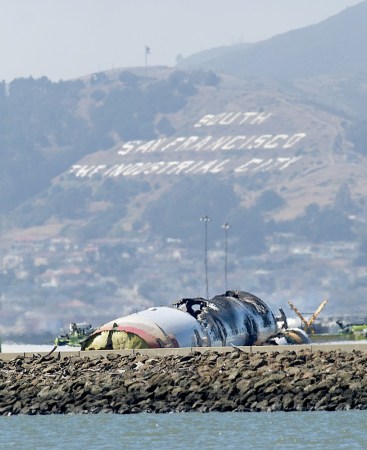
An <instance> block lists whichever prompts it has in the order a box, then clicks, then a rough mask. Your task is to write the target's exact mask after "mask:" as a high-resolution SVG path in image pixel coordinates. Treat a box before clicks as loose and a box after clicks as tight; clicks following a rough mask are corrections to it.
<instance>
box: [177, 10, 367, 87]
mask: <svg viewBox="0 0 367 450" xmlns="http://www.w3.org/2000/svg"><path fill="white" fill-rule="evenodd" d="M366 21H367V2H366V1H364V2H362V3H360V4H358V5H356V6H353V7H350V8H348V9H346V10H345V11H343V12H342V13H339V14H337V15H335V16H333V17H330V18H329V19H327V20H325V21H323V22H321V23H319V24H316V25H313V26H308V27H306V28H302V29H298V30H293V31H290V32H287V33H284V34H281V35H278V36H275V37H273V38H272V39H268V40H265V41H262V42H258V43H256V44H253V45H251V46H248V47H246V46H244V47H238V48H236V47H233V48H231V47H228V48H227V52H223V53H222V54H220V55H218V56H213V57H212V58H210V59H209V60H208V59H203V60H201V59H199V61H198V63H197V64H195V58H194V57H193V56H191V57H190V58H188V59H187V61H185V59H184V60H183V61H181V62H180V64H179V67H180V68H183V69H184V68H187V67H190V68H191V69H192V68H197V67H201V68H204V69H206V70H208V69H211V70H215V71H219V72H224V73H228V74H231V75H236V76H239V77H243V78H248V77H257V78H259V77H261V78H263V77H266V78H278V79H284V80H292V79H293V80H294V79H296V78H306V77H310V76H319V75H342V74H344V75H345V74H358V73H366V72H367V60H366V58H365V49H364V43H365V42H366V40H367V29H366V27H365V24H366ZM197 59H198V58H197Z"/></svg>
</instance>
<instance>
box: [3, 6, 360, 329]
mask: <svg viewBox="0 0 367 450" xmlns="http://www.w3.org/2000/svg"><path fill="white" fill-rule="evenodd" d="M356 8H357V9H356ZM358 8H359V9H358ZM365 9H366V2H364V3H362V4H361V5H358V7H354V8H350V9H348V10H346V11H345V12H343V13H341V14H340V15H338V16H335V17H333V18H330V19H329V20H327V21H325V22H323V23H321V24H319V25H315V26H314V27H309V28H307V29H304V30H297V31H294V32H292V33H295V34H292V33H288V34H285V35H282V36H279V37H277V38H273V39H271V40H269V41H266V42H262V43H258V44H253V45H251V46H249V47H248V46H241V48H239V47H238V51H240V52H244V53H243V54H244V55H245V54H246V55H247V56H246V58H247V57H249V56H248V55H250V54H251V55H255V53H256V52H258V53H256V54H257V55H258V56H256V58H255V56H251V57H254V58H255V59H254V60H253V61H254V62H255V61H260V60H262V59H267V58H270V59H267V61H268V63H267V66H269V67H270V66H272V64H271V62H272V60H271V58H272V55H273V54H274V52H278V53H277V54H278V55H279V58H280V55H282V54H284V55H285V54H287V55H288V56H287V58H288V57H289V58H291V59H290V61H292V62H294V64H291V66H293V67H297V70H299V71H300V72H299V73H298V72H297V73H296V72H295V71H294V72H292V73H293V74H292V76H291V77H288V75H284V77H283V75H282V76H278V75H277V74H276V73H272V74H271V73H270V72H269V73H268V74H266V76H267V77H268V78H266V77H256V76H255V75H254V73H255V72H254V73H253V74H248V75H249V76H247V75H246V76H244V74H243V73H242V74H241V76H236V71H237V69H236V67H235V65H234V64H230V63H229V62H226V63H225V68H226V69H225V70H223V71H221V72H219V71H214V70H212V69H211V68H214V67H215V66H214V65H212V62H213V61H214V59H215V58H218V61H219V60H220V61H224V59H222V58H230V57H231V55H232V53H231V52H229V53H228V52H226V51H224V52H222V50H214V51H213V52H207V53H206V54H204V55H201V57H200V58H199V60H200V59H201V60H202V61H203V60H205V67H206V68H205V69H199V68H191V69H185V70H177V68H168V67H149V68H131V69H128V70H127V69H119V70H113V71H110V72H101V73H98V74H92V75H91V76H88V77H83V78H80V79H78V80H73V81H60V82H58V83H52V82H51V81H50V80H48V79H47V78H46V77H44V78H41V79H33V78H29V79H18V80H14V81H13V82H11V83H10V84H9V85H6V84H5V83H2V85H1V90H0V94H1V95H0V108H1V110H2V111H3V113H4V117H5V118H6V120H4V122H3V124H2V128H0V148H1V153H0V159H1V161H0V162H1V165H0V172H1V175H2V176H1V177H0V187H1V190H2V193H3V194H2V197H1V199H0V212H1V222H0V224H1V239H0V258H1V259H0V261H1V273H0V292H2V310H1V321H0V326H1V329H0V332H2V333H3V334H5V335H22V334H23V333H25V332H26V330H28V329H30V330H33V331H32V332H38V333H40V332H44V333H47V332H50V331H52V332H53V333H55V332H56V331H57V330H58V327H60V326H62V325H64V324H66V323H67V322H72V321H84V320H87V321H88V322H93V323H94V324H99V323H103V322H106V321H107V320H111V318H112V317H114V316H115V315H116V317H117V316H120V315H121V314H123V313H128V312H132V311H134V310H136V309H139V308H141V307H147V306H149V305H154V304H155V305H157V304H168V303H170V302H172V301H173V300H176V299H178V298H180V297H186V296H196V295H204V282H203V281H204V261H203V258H204V237H205V236H204V227H203V223H202V222H200V218H201V217H202V216H204V215H209V216H210V218H211V222H210V223H209V224H208V243H209V248H208V255H207V256H208V263H209V279H210V292H211V294H217V293H221V292H224V291H225V289H226V287H227V286H225V283H224V259H225V253H224V252H225V250H224V249H225V242H224V239H225V235H224V233H223V228H221V227H222V225H223V224H224V223H225V222H228V223H229V224H230V229H229V231H228V255H227V256H228V261H229V264H228V268H227V269H228V284H229V286H228V287H229V288H231V289H243V290H247V291H249V292H253V293H254V294H256V295H258V296H260V297H262V298H264V299H265V300H268V301H269V302H270V303H271V304H272V306H273V307H274V308H275V309H276V307H278V306H282V307H284V308H286V305H287V304H286V300H288V299H290V298H292V299H293V300H294V301H295V303H296V304H297V305H298V306H299V307H300V308H301V309H303V310H308V311H312V310H314V309H315V308H316V307H317V306H318V304H319V303H320V302H321V300H322V299H323V298H328V299H329V306H328V308H329V313H330V314H331V313H333V314H338V315H345V314H349V315H350V314H351V312H353V313H356V314H365V313H366V311H365V305H364V304H363V303H362V302H361V301H360V299H361V298H363V296H364V295H365V293H366V292H365V291H366V287H367V273H366V271H365V263H366V261H367V238H366V233H365V228H366V226H365V225H366V220H367V215H366V200H365V193H366V183H367V181H366V177H365V169H364V167H365V165H366V163H367V161H366V158H367V147H366V142H367V136H366V132H365V130H366V126H365V125H366V112H367V111H366V105H367V101H366V100H367V85H366V82H365V77H364V75H363V73H360V70H361V71H362V65H363V64H364V62H361V61H359V59H360V57H359V53H358V52H359V50H358V49H356V52H350V53H349V54H348V55H349V56H348V58H349V60H348V64H347V65H345V63H344V65H343V61H344V59H343V58H344V56H343V53H340V52H339V50H338V49H340V46H339V44H338V42H337V41H335V39H334V40H333V39H332V38H331V36H334V37H335V36H336V34H339V35H340V36H342V35H343V33H344V32H345V30H346V27H347V24H348V23H349V22H348V20H349V21H351V20H352V21H353V23H354V24H355V26H354V27H353V33H352V36H351V37H350V43H349V44H350V45H352V44H351V43H352V42H353V43H354V44H353V45H354V46H356V47H357V45H356V39H357V38H356V36H358V35H360V36H362V37H363V36H364V35H363V33H364V25H363V27H362V26H361V22H360V21H357V20H356V21H355V22H354V20H355V19H353V17H354V16H353V15H354V14H357V15H358V17H360V16H363V14H364V11H365ZM323 27H325V28H323ZM322 30H323V31H322ZM298 33H300V34H298ZM317 33H324V34H325V35H328V36H329V37H328V39H325V40H324V43H325V45H326V43H328V45H330V46H331V45H332V42H334V44H335V45H334V47H333V52H334V53H331V54H332V55H334V56H333V69H332V67H331V66H332V65H328V67H329V68H330V71H329V72H327V73H326V72H325V71H324V69H322V65H321V64H320V58H321V59H322V57H320V58H319V56H317V55H316V53H315V52H314V50H312V52H311V53H312V58H311V56H310V58H311V59H309V60H307V61H308V63H307V64H303V66H302V65H299V64H298V63H297V58H298V55H301V54H303V55H304V57H305V55H306V53H307V52H308V51H309V50H307V49H308V47H309V46H312V45H315V42H316V40H315V39H314V37H315V35H317ZM333 33H334V34H333ZM301 35H302V36H303V37H302V38H301V37H300V38H299V39H298V38H297V36H301ZM363 39H364V38H363ZM274 40H275V41H274ZM342 41H343V45H344V44H345V45H346V43H345V42H344V41H345V39H344V38H343V39H342ZM274 42H276V45H278V46H279V48H278V47H271V46H272V45H274ZM290 42H293V46H294V48H295V49H297V51H294V53H293V54H289V53H287V51H288V50H287V49H289V46H290V45H291V44H290ZM312 42H313V44H312ZM348 42H349V41H348ZM311 44H312V45H311ZM349 44H348V45H349ZM266 46H268V47H266ZM359 47H360V46H359ZM256 48H257V49H258V50H256ZM265 48H268V49H270V50H269V52H268V53H266V52H265V50H264V49H265ZM271 48H272V50H271ZM325 48H326V47H325ZM325 51H327V52H329V51H330V52H331V49H329V50H325ZM249 52H251V53H249ZM252 52H255V53H252ZM282 52H283V53H282ZM223 53H224V54H223ZM311 53H310V55H311ZM266 55H268V56H266ZM269 55H270V56H269ZM292 55H293V56H292ZM209 56H210V57H209ZM212 56H213V58H214V57H215V58H214V59H211V57H212ZM194 60H195V58H193V59H192V61H194ZM302 61H303V62H304V61H305V60H304V59H302ZM358 64H360V66H358ZM342 66H343V67H344V69H345V70H339V69H338V67H342ZM251 67H252V68H253V70H255V67H258V69H256V70H260V69H259V67H260V65H258V66H256V64H254V65H252V63H251ZM272 67H273V66H272ZM274 67H275V66H274ZM358 67H360V70H359V69H358ZM279 73H280V72H279ZM279 73H278V74H279ZM284 73H285V72H284ZM234 74H235V75H234ZM237 75H238V74H237ZM250 75H251V76H250ZM264 75H265V74H264ZM281 78H283V79H281ZM286 78H288V79H286ZM351 308H352V311H351Z"/></svg>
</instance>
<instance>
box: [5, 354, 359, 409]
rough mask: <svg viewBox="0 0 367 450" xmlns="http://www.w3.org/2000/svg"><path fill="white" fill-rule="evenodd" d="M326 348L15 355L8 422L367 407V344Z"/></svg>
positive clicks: (10, 362)
mask: <svg viewBox="0 0 367 450" xmlns="http://www.w3.org/2000/svg"><path fill="white" fill-rule="evenodd" d="M295 347H297V348H295ZM318 347H321V349H320V348H316V347H315V346H314V345H312V346H311V345H308V346H286V347H283V348H281V347H280V346H279V347H278V346H272V347H256V348H255V347H251V348H249V347H238V348H228V347H223V348H216V349H206V348H195V349H190V348H188V349H160V350H161V352H160V355H158V353H157V351H154V350H139V351H133V350H125V351H124V350H121V351H104V352H59V351H56V352H54V353H53V354H51V355H45V354H44V355H41V354H33V353H32V354H23V355H19V354H18V355H16V356H15V357H11V356H12V355H10V354H7V358H6V359H4V358H3V359H0V415H15V414H27V415H34V414H69V413H74V414H75V413H77V414H79V413H84V414H85V413H90V414H96V413H99V412H101V413H116V414H131V413H140V412H149V413H168V412H191V411H196V412H211V411H220V412H224V411H234V412H245V411H246V412H262V411H267V412H271V411H341V410H350V409H358V410H362V409H363V410H365V409H367V372H366V369H365V367H366V363H367V351H366V347H367V346H366V345H357V346H351V345H343V346H341V347H339V348H337V346H336V345H333V346H325V345H322V346H318ZM327 347H333V348H327ZM354 347H356V348H354ZM162 350H164V351H163V352H162ZM4 355H6V354H1V356H2V357H4Z"/></svg>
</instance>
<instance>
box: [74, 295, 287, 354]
mask: <svg viewBox="0 0 367 450" xmlns="http://www.w3.org/2000/svg"><path fill="white" fill-rule="evenodd" d="M277 332H278V326H277V321H276V318H275V316H274V314H273V312H272V310H271V309H270V307H269V306H268V305H267V304H266V303H265V302H264V301H263V300H261V299H260V298H258V297H256V296H255V295H253V294H249V293H248V292H243V291H227V292H226V293H225V294H223V295H217V296H215V297H213V298H212V299H210V300H206V299H203V298H184V299H182V300H179V301H178V302H176V303H173V304H172V305H170V306H167V307H153V308H149V309H147V310H145V311H141V312H138V313H135V314H131V315H129V316H125V317H121V318H119V319H116V320H114V321H111V322H108V323H107V324H105V325H103V326H102V327H100V328H98V329H97V330H96V331H95V332H94V333H93V334H92V335H90V336H88V338H87V339H86V340H85V341H84V342H83V343H82V350H110V349H123V348H164V347H168V348H169V347H171V348H172V347H218V346H228V345H236V346H241V345H258V344H261V343H264V342H265V341H266V340H267V339H268V338H270V337H271V336H274V335H275V334H276V333H277Z"/></svg>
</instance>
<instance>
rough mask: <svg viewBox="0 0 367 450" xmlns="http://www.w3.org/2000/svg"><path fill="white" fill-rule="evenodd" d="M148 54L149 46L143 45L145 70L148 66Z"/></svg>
mask: <svg viewBox="0 0 367 450" xmlns="http://www.w3.org/2000/svg"><path fill="white" fill-rule="evenodd" d="M149 55H150V47H148V46H147V45H146V46H145V70H147V67H148V56H149Z"/></svg>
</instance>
